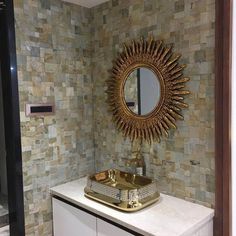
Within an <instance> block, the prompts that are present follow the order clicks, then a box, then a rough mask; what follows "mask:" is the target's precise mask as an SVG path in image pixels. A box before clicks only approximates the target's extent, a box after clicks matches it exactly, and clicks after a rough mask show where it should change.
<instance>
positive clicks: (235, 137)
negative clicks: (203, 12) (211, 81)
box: [232, 1, 236, 236]
mask: <svg viewBox="0 0 236 236" xmlns="http://www.w3.org/2000/svg"><path fill="white" fill-rule="evenodd" d="M235 2H236V1H234V3H235ZM233 5H234V6H233V64H232V168H233V169H232V185H233V186H232V187H233V189H232V192H233V209H232V213H233V222H232V225H233V236H235V235H236V160H235V158H236V81H235V80H236V4H233Z"/></svg>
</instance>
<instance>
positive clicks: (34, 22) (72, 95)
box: [14, 0, 94, 236]
mask: <svg viewBox="0 0 236 236" xmlns="http://www.w3.org/2000/svg"><path fill="white" fill-rule="evenodd" d="M14 4H15V19H16V26H15V27H16V43H17V63H18V79H19V93H20V112H21V134H22V150H23V173H24V200H25V223H26V235H39V236H42V235H45V236H48V235H52V224H51V200H50V195H49V188H50V187H52V186H55V185H58V184H61V183H64V182H68V181H70V180H73V179H76V178H78V177H80V176H84V175H86V174H88V173H92V172H94V142H93V130H92V126H93V107H92V86H93V85H92V80H91V51H90V28H89V26H90V11H89V10H88V9H86V8H82V7H79V6H75V5H70V4H66V3H62V2H61V1H60V0H50V1H49V0H14ZM27 102H29V103H38V102H55V105H56V114H55V115H53V116H47V117H39V118H27V117H25V113H24V111H25V108H24V106H25V103H27Z"/></svg>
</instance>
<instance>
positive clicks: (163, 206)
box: [51, 178, 214, 236]
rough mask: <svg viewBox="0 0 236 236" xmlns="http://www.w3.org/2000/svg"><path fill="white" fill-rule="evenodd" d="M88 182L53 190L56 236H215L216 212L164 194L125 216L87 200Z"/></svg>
mask: <svg viewBox="0 0 236 236" xmlns="http://www.w3.org/2000/svg"><path fill="white" fill-rule="evenodd" d="M86 183H87V178H82V179H79V180H75V181H72V182H69V183H66V184H63V185H60V186H56V187H53V188H51V194H52V197H53V221H54V222H53V224H54V236H93V235H96V236H132V235H144V236H147V235H148V236H213V217H214V210H213V209H210V208H207V207H204V206H201V205H198V204H194V203H192V202H188V201H185V200H182V199H179V198H176V197H172V196H168V195H165V194H161V199H160V201H159V202H156V203H154V204H152V205H151V206H149V207H146V208H144V209H142V210H141V211H137V212H132V213H125V212H121V211H118V210H116V209H113V208H111V207H108V206H105V205H103V204H101V203H98V202H96V201H93V200H91V199H89V198H86V197H85V196H84V187H85V186H86Z"/></svg>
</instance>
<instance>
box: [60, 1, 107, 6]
mask: <svg viewBox="0 0 236 236" xmlns="http://www.w3.org/2000/svg"><path fill="white" fill-rule="evenodd" d="M63 1H64V2H70V3H74V4H77V5H80V6H83V7H88V8H91V7H94V6H97V5H99V4H101V3H103V2H107V1H108V0H63Z"/></svg>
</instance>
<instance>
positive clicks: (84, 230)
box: [52, 198, 97, 236]
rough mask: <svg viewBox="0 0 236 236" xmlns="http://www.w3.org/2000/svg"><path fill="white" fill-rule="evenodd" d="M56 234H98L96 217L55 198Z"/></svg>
mask: <svg viewBox="0 0 236 236" xmlns="http://www.w3.org/2000/svg"><path fill="white" fill-rule="evenodd" d="M52 201H53V231H54V236H80V235H81V236H83V235H88V236H96V235H97V232H96V227H97V226H96V225H97V222H96V217H94V216H92V215H90V214H88V213H86V212H84V211H81V210H79V209H77V208H75V207H73V206H71V205H69V204H66V203H64V202H62V201H60V200H57V199H55V198H53V200H52Z"/></svg>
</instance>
